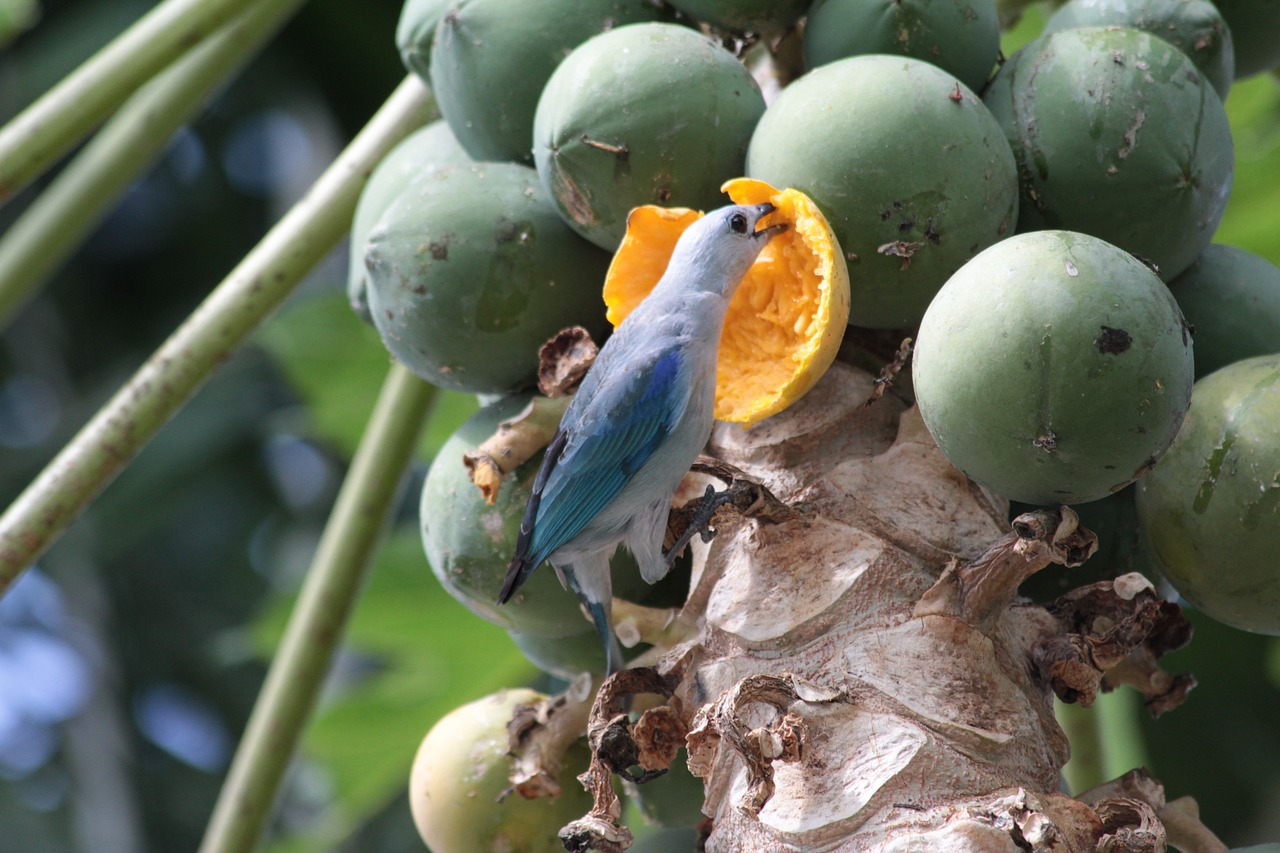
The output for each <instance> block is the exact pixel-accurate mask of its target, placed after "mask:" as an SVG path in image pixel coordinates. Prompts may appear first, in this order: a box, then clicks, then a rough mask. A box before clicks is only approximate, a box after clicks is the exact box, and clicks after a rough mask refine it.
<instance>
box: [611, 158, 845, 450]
mask: <svg viewBox="0 0 1280 853" xmlns="http://www.w3.org/2000/svg"><path fill="white" fill-rule="evenodd" d="M721 190H722V191H723V192H726V193H728V195H729V198H731V199H732V200H733V202H734V203H736V204H763V203H764V202H769V203H771V204H773V206H774V207H775V208H776V210H775V211H774V212H773V213H771V214H769V215H768V217H766V218H765V219H764V220H762V221H761V226H762V227H763V226H765V225H772V224H774V223H777V222H785V223H787V225H788V226H789V227H788V228H787V230H786V231H784V232H782V233H781V234H779V235H778V236H776V237H774V238H773V239H772V240H770V241H769V243H768V245H766V246H765V247H764V249H763V250H762V251H761V252H760V256H759V257H758V258H757V259H756V262H755V264H754V265H753V266H752V267H751V269H750V271H749V272H748V273H747V275H746V277H745V278H743V280H742V283H741V284H740V285H739V286H738V291H737V293H735V294H734V296H733V300H732V301H731V302H730V303H729V311H728V314H727V315H726V317H725V323H724V333H723V335H722V336H721V339H720V356H719V362H718V365H717V374H716V408H715V416H716V419H717V420H723V421H734V422H736V423H742V424H745V425H748V426H749V425H751V424H754V423H756V422H757V421H760V420H762V419H764V418H767V417H769V416H770V415H774V414H777V413H778V412H780V411H782V410H783V409H785V408H786V407H787V406H789V405H791V404H792V403H794V402H795V401H796V400H798V399H800V397H802V396H803V395H804V394H805V392H806V391H808V390H809V389H810V388H812V387H813V386H814V384H815V383H817V381H818V379H820V378H821V377H822V374H823V373H825V372H826V370H827V368H828V367H830V366H831V362H832V361H834V360H835V357H836V351H837V350H838V349H839V347H840V341H841V339H842V338H843V336H844V330H845V328H846V325H847V324H848V321H849V275H848V270H847V267H846V265H845V264H844V263H843V260H842V258H841V250H840V244H839V242H838V241H837V240H836V237H835V234H833V233H832V231H831V226H830V225H829V224H828V223H827V220H826V217H824V216H823V215H822V213H821V212H820V211H819V210H818V208H817V206H816V205H815V204H814V203H813V201H812V200H811V199H810V198H809V197H808V196H806V195H805V194H804V193H801V192H800V191H799V190H794V189H784V190H777V189H774V188H773V187H771V186H769V185H768V184H766V183H764V182H763V181H756V180H752V179H750V178H735V179H734V180H732V181H729V182H727V183H726V184H725V185H724V186H723V187H721ZM701 216H702V213H700V212H699V211H696V210H690V209H688V208H664V207H658V206H656V205H645V206H644V207H637V208H635V209H634V210H632V211H631V215H630V216H629V217H628V219H627V233H626V236H625V237H623V240H622V244H621V245H620V246H619V247H618V251H617V253H616V254H615V255H614V257H613V262H612V264H611V265H610V267H609V273H608V275H607V276H606V278H605V284H604V300H605V305H606V306H607V307H608V309H609V310H608V318H609V322H610V323H612V324H613V325H614V326H617V325H618V324H619V323H621V322H622V321H623V320H624V319H625V318H626V317H627V315H628V314H630V313H631V311H632V310H633V309H635V307H636V306H637V305H639V304H640V302H641V300H643V299H644V298H645V297H646V296H648V295H649V293H650V291H652V290H653V288H654V286H655V285H656V284H657V283H658V279H660V278H661V277H662V274H663V272H665V271H666V268H667V263H668V261H669V260H670V259H671V253H672V251H674V249H675V245H676V241H677V240H678V239H680V235H681V234H682V233H684V230H685V229H686V228H688V227H689V225H691V224H692V223H693V222H695V221H696V220H697V219H698V218H700V217H701Z"/></svg>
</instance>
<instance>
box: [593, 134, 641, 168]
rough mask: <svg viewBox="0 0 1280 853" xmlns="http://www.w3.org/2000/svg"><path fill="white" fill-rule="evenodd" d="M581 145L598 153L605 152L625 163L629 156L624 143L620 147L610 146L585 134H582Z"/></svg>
mask: <svg viewBox="0 0 1280 853" xmlns="http://www.w3.org/2000/svg"><path fill="white" fill-rule="evenodd" d="M582 144H583V145H587V146H589V147H591V148H596V149H598V150H600V151H607V152H609V153H610V154H612V155H614V156H615V157H617V158H618V159H619V160H623V161H625V160H626V159H627V158H628V157H630V156H631V150H630V149H629V148H627V146H626V143H623V144H622V145H611V144H610V143H608V142H601V141H600V140H599V139H592V138H590V137H589V136H587V135H586V134H585V133H584V134H582Z"/></svg>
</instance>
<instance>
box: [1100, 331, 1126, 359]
mask: <svg viewBox="0 0 1280 853" xmlns="http://www.w3.org/2000/svg"><path fill="white" fill-rule="evenodd" d="M1101 329H1102V331H1101V332H1100V333H1099V334H1098V337H1097V338H1096V339H1095V340H1094V344H1095V345H1096V346H1097V347H1098V352H1100V353H1102V354H1103V355H1119V354H1120V353H1122V352H1124V351H1125V350H1127V349H1129V347H1131V346H1133V336H1132V335H1130V334H1129V333H1128V332H1126V331H1125V330H1124V329H1113V328H1111V327H1110V326H1102V327H1101Z"/></svg>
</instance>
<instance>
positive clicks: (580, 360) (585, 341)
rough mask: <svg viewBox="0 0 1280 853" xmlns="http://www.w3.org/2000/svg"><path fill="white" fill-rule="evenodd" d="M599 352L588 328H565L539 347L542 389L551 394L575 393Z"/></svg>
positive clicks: (539, 387) (539, 378) (567, 394)
mask: <svg viewBox="0 0 1280 853" xmlns="http://www.w3.org/2000/svg"><path fill="white" fill-rule="evenodd" d="M599 352H600V347H598V346H596V342H595V341H593V340H592V339H591V333H590V332H588V331H587V330H586V329H584V328H582V327H581V326H570V327H569V328H567V329H561V330H560V331H559V332H557V333H556V334H555V336H554V337H552V338H551V339H549V340H548V341H547V342H546V343H545V344H543V345H542V348H541V349H539V350H538V390H539V391H541V392H542V393H543V394H545V395H546V396H548V397H567V396H569V395H570V394H573V393H574V392H575V391H577V390H578V385H580V384H581V383H582V378H583V377H584V376H586V375H587V371H588V370H590V369H591V365H592V364H594V363H595V360H596V355H597V354H598V353H599Z"/></svg>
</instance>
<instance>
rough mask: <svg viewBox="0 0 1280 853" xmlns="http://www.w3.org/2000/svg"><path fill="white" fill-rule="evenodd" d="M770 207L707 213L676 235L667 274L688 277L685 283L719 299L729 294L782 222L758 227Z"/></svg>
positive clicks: (734, 207) (782, 227) (731, 207)
mask: <svg viewBox="0 0 1280 853" xmlns="http://www.w3.org/2000/svg"><path fill="white" fill-rule="evenodd" d="M773 210H774V207H773V205H772V204H768V203H765V204H749V205H744V204H731V205H728V206H726V207H721V208H718V209H716V210H713V211H711V212H710V213H708V214H707V215H706V216H703V217H702V218H701V219H699V220H698V221H697V222H695V223H693V224H692V225H690V226H689V228H688V229H687V230H686V231H685V232H684V233H683V234H682V235H680V240H679V242H677V243H676V248H675V252H674V253H673V254H672V256H671V261H670V263H669V265H668V270H672V269H680V270H682V271H683V272H686V273H688V274H689V278H690V281H689V283H690V284H691V285H692V286H694V287H697V288H699V289H702V290H713V291H715V292H716V293H718V294H720V295H722V296H726V297H727V296H729V295H731V294H732V293H733V291H734V289H735V288H736V287H737V286H738V283H739V282H740V281H741V280H742V277H743V276H745V275H746V274H747V270H749V269H751V265H752V264H753V263H755V260H756V256H757V255H759V254H760V250H761V249H763V248H764V247H765V244H767V243H768V242H769V240H770V238H772V237H773V236H774V235H775V234H779V233H781V232H783V231H785V230H786V229H787V225H786V223H785V222H779V223H777V224H775V225H768V226H765V227H760V221H761V220H762V219H764V218H765V217H767V216H768V215H769V214H770V213H773Z"/></svg>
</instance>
